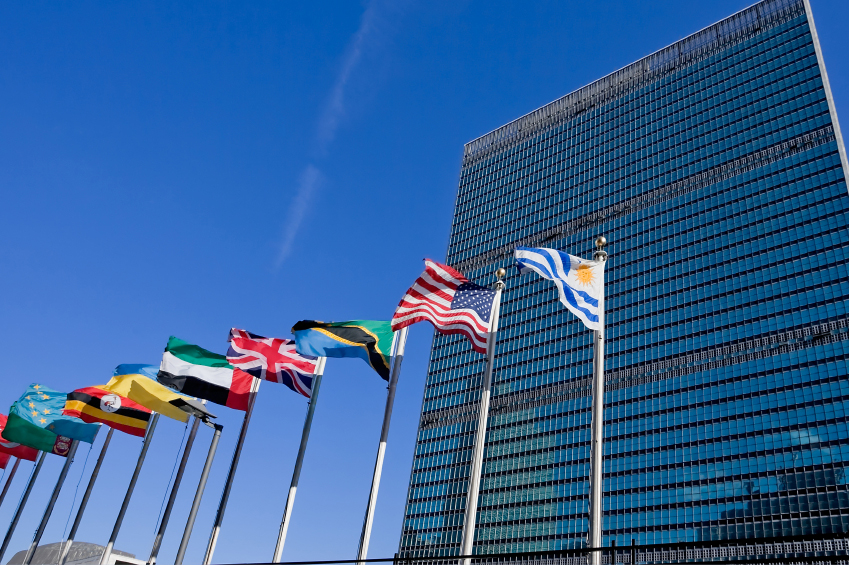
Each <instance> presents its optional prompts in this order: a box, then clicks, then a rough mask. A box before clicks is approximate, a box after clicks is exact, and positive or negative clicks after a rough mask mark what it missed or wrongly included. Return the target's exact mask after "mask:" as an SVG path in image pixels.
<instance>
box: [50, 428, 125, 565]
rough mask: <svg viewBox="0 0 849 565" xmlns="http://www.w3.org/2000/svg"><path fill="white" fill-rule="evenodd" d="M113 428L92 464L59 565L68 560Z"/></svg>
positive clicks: (110, 429) (111, 429)
mask: <svg viewBox="0 0 849 565" xmlns="http://www.w3.org/2000/svg"><path fill="white" fill-rule="evenodd" d="M114 431H115V428H109V433H107V434H106V439H105V440H104V441H103V447H101V448H100V455H98V456H97V463H95V464H94V470H92V472H91V477H90V478H89V480H88V486H87V487H86V489H85V494H83V498H82V500H81V501H80V507H79V508H78V509H77V516H76V518H74V525H73V526H71V532H70V533H69V534H68V539H67V540H65V543H64V544H63V546H62V553H61V554H60V555H59V562H58V563H59V565H65V560H67V559H68V553H69V552H70V551H71V546H72V545H73V544H74V538H75V537H76V535H77V530H78V529H79V527H80V522H82V519H83V513H84V512H85V507H86V506H87V505H88V499H89V498H91V491H92V490H93V489H94V482H95V481H96V480H97V475H99V474H100V467H101V466H102V465H103V459H104V458H105V457H106V450H107V449H109V443H110V442H111V441H112V433H113V432H114Z"/></svg>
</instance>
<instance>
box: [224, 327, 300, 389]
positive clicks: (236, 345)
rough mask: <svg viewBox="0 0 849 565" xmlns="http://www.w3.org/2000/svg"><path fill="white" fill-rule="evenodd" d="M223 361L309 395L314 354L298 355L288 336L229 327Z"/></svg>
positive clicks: (258, 377) (254, 375)
mask: <svg viewBox="0 0 849 565" xmlns="http://www.w3.org/2000/svg"><path fill="white" fill-rule="evenodd" d="M227 361H229V362H230V364H231V365H233V366H234V367H237V368H239V369H241V370H242V371H244V372H246V373H248V374H249V375H252V376H253V377H255V378H257V379H262V380H266V381H272V382H275V383H283V384H284V385H286V386H287V387H289V388H291V389H292V390H294V391H295V392H297V393H298V394H302V395H304V396H306V397H307V398H310V396H312V383H313V373H315V366H316V358H315V357H312V356H306V355H300V354H299V353H298V352H297V351H296V350H295V342H294V341H292V340H291V339H280V338H276V337H272V338H269V337H262V336H261V335H256V334H252V333H250V332H246V331H245V330H239V329H236V328H233V329H231V330H230V349H229V350H228V351H227Z"/></svg>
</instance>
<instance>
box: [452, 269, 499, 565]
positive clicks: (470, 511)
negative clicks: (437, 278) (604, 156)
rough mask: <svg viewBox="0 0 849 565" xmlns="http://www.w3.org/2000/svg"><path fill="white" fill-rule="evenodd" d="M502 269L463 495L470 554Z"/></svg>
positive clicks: (465, 545)
mask: <svg viewBox="0 0 849 565" xmlns="http://www.w3.org/2000/svg"><path fill="white" fill-rule="evenodd" d="M506 274H507V272H506V271H505V270H504V269H498V270H497V271H495V276H496V277H497V279H498V280H497V281H496V283H495V300H493V302H492V325H491V326H490V329H489V336H488V338H487V340H486V341H487V343H486V372H484V377H483V384H482V386H481V398H480V412H479V413H478V429H477V430H476V431H475V447H474V450H473V451H472V466H471V469H470V475H469V491H468V493H467V495H466V516H465V519H464V522H463V540H462V542H461V545H460V555H471V554H472V546H473V544H474V543H475V519H476V515H477V511H478V494H479V493H480V481H481V471H482V469H483V452H484V446H485V444H486V423H487V419H488V418H489V397H490V394H491V392H492V390H491V389H492V364H493V361H494V360H495V338H496V335H497V333H498V314H499V312H500V311H501V291H503V290H504V288H505V284H504V283H503V282H501V278H502V277H504V275H506ZM471 561H472V560H471V558H465V559H461V560H460V565H469V564H470V563H471Z"/></svg>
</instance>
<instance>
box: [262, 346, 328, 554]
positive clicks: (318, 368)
mask: <svg viewBox="0 0 849 565" xmlns="http://www.w3.org/2000/svg"><path fill="white" fill-rule="evenodd" d="M326 361H327V357H319V358H318V362H317V363H316V365H315V373H313V378H314V379H315V380H314V381H313V384H312V394H311V395H310V402H309V407H308V408H307V418H306V420H304V431H303V432H302V433H301V446H300V447H299V448H298V458H297V459H296V460H295V470H294V471H293V472H292V483H291V485H290V486H289V496H287V497H286V509H285V510H284V511H283V520H282V521H281V522H280V533H278V534H277V545H276V546H275V547H274V559H273V560H272V563H280V560H281V559H282V558H283V544H285V543H286V533H287V532H288V531H289V520H290V519H291V518H292V507H293V506H294V505H295V493H296V492H297V490H298V481H299V480H300V478H301V467H302V466H303V464H304V454H305V453H306V451H307V441H308V440H309V438H310V428H312V417H313V414H315V405H316V403H317V402H318V391H319V388H321V378H322V376H323V375H324V363H325V362H326Z"/></svg>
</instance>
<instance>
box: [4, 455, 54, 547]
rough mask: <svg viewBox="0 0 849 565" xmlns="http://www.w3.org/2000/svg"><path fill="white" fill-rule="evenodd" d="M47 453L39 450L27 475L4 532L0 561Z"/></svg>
mask: <svg viewBox="0 0 849 565" xmlns="http://www.w3.org/2000/svg"><path fill="white" fill-rule="evenodd" d="M45 455H47V453H46V452H45V451H42V452H41V455H39V457H38V463H36V464H35V468H33V470H32V474H31V475H30V476H29V482H27V487H26V489H24V494H23V495H22V496H21V501H20V502H18V508H17V509H16V510H15V516H14V517H13V518H12V523H11V524H9V529H8V531H7V532H6V537H5V538H3V545H2V546H0V561H2V560H3V555H5V553H6V550H7V549H8V548H9V542H10V541H12V534H14V533H15V528H16V527H17V525H18V521H19V520H20V519H21V514H22V513H23V511H24V506H26V505H27V499H29V493H30V492H32V487H33V485H34V484H35V479H37V478H38V473H39V471H41V466H42V465H43V464H44V456H45Z"/></svg>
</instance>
